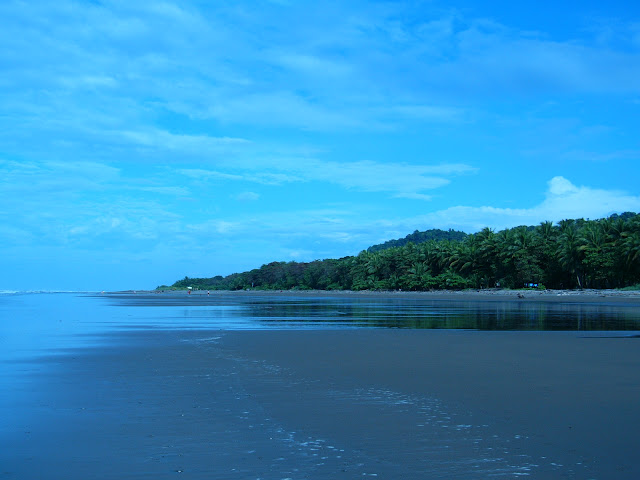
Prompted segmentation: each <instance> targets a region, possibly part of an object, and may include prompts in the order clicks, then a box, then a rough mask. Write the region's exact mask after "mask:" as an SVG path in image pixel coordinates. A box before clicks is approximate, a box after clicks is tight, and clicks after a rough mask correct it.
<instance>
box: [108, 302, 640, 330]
mask: <svg viewBox="0 0 640 480" xmlns="http://www.w3.org/2000/svg"><path fill="white" fill-rule="evenodd" d="M109 300H110V301H111V302H114V303H115V304H117V305H120V306H124V307H133V306H137V307H145V306H147V307H151V306H152V307H155V310H156V313H157V314H158V315H155V318H156V320H159V317H163V318H165V319H168V318H171V319H173V320H178V319H179V318H181V319H182V320H183V322H185V323H186V325H188V326H201V327H205V326H208V327H214V328H223V329H224V328H228V329H240V328H364V327H374V328H409V329H472V330H566V331H576V330H583V331H636V330H640V309H638V308H637V305H632V304H606V303H605V304H601V303H592V304H581V303H558V302H519V301H473V300H468V301H454V300H430V299H427V298H422V299H418V298H406V297H405V298H390V297H384V296H380V297H376V296H374V295H370V296H363V297H357V296H349V295H337V296H331V295H327V296H317V295H309V296H305V295H299V296H298V295H282V296H280V295H274V294H270V295H259V294H256V295H234V294H217V295H214V296H204V295H200V296H198V295H194V296H185V295H119V296H111V297H109ZM159 309H161V310H164V312H163V313H162V314H161V313H160V310H159ZM185 323H183V324H182V325H184V324H185Z"/></svg>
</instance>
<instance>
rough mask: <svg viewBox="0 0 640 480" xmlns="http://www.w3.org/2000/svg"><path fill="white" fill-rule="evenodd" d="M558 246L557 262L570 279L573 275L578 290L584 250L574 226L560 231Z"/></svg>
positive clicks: (580, 281)
mask: <svg viewBox="0 0 640 480" xmlns="http://www.w3.org/2000/svg"><path fill="white" fill-rule="evenodd" d="M561 231H562V234H561V235H560V239H559V245H558V251H557V254H558V260H559V261H560V264H561V265H562V266H563V267H564V268H565V269H566V271H567V273H569V274H570V275H571V276H572V277H573V275H575V278H576V281H577V283H578V288H582V275H583V274H582V258H583V257H584V249H583V248H582V246H583V243H582V239H581V238H580V237H579V235H578V232H577V229H576V227H575V226H573V225H571V226H569V227H566V228H564V229H562V227H561Z"/></svg>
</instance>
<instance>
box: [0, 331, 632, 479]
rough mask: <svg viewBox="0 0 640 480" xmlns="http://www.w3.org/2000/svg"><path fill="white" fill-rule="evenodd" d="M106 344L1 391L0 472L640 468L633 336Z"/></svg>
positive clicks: (353, 336)
mask: <svg viewBox="0 0 640 480" xmlns="http://www.w3.org/2000/svg"><path fill="white" fill-rule="evenodd" d="M108 340H109V342H108V343H106V344H105V346H103V347H100V348H91V349H89V348H86V349H77V350H74V351H73V352H71V353H70V354H67V355H62V356H55V357H47V358H42V359H38V360H37V362H40V363H41V364H42V365H44V366H45V367H46V368H44V369H43V370H42V373H41V374H40V378H38V382H37V383H35V384H33V383H29V384H24V385H22V384H17V385H16V386H15V388H16V389H18V390H19V389H20V388H23V389H25V390H26V389H28V390H29V391H28V392H25V393H28V395H25V398H27V400H22V401H23V402H25V403H24V404H22V405H19V406H18V405H14V411H15V412H18V417H19V414H20V413H22V414H23V415H24V418H20V417H19V418H18V419H17V420H15V419H14V420H15V422H14V423H16V424H17V425H19V427H18V428H16V431H15V432H13V434H12V435H10V436H4V435H3V437H2V444H1V445H0V450H1V451H2V452H3V453H2V454H1V457H0V458H1V460H2V461H1V463H0V465H1V469H0V474H1V475H2V478H11V479H21V480H26V479H34V480H35V479H41V480H46V479H58V478H65V479H69V480H72V479H86V478H97V479H112V478H113V479H115V478H118V479H121V478H153V479H163V478H193V479H201V478H215V479H227V478H238V479H249V478H250V479H258V478H261V479H285V478H291V479H298V478H309V479H318V478H320V479H323V478H326V479H330V478H345V479H353V478H390V479H391V478H409V479H413V478H415V479H424V478H460V479H484V478H489V477H493V476H496V477H497V478H516V477H518V478H520V476H523V475H524V476H526V477H527V478H536V479H537V478H540V479H547V478H548V479H554V478H576V479H581V478H585V479H587V478H597V479H612V478H616V479H636V478H640V466H639V463H638V462H637V447H638V445H639V444H640V434H639V433H638V426H639V425H640V409H638V407H637V405H638V399H639V398H640V382H639V381H638V379H639V372H640V348H638V346H639V344H638V342H640V339H638V338H633V337H630V336H625V335H624V334H615V335H606V334H599V333H598V332H590V333H589V334H585V333H584V332H477V331H438V330H397V329H369V330H365V329H359V330H333V331H331V330H315V331H314V330H311V331H235V332H232V331H179V330H178V331H149V330H141V331H138V332H126V333H119V334H110V338H109V339H108ZM26 412H28V413H29V414H28V415H27V414H26Z"/></svg>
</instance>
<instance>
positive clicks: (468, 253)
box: [157, 212, 640, 291]
mask: <svg viewBox="0 0 640 480" xmlns="http://www.w3.org/2000/svg"><path fill="white" fill-rule="evenodd" d="M639 283H640V215H639V214H636V213H631V212H625V213H623V214H621V215H617V214H614V215H612V216H610V217H608V218H603V219H599V220H584V219H576V220H571V219H569V220H561V221H560V222H558V223H557V224H555V225H554V224H553V223H552V222H542V223H541V224H540V225H537V226H520V227H515V228H510V229H505V230H501V231H499V232H495V231H494V230H492V229H490V228H485V229H483V230H481V231H480V232H478V233H475V234H465V233H464V232H458V231H454V230H449V231H444V230H438V229H434V230H427V231H425V232H419V231H417V230H416V231H415V232H414V233H412V234H410V235H407V236H406V237H405V238H404V239H398V240H390V241H388V242H385V243H383V244H380V245H374V246H372V247H370V248H368V249H367V250H364V251H362V252H360V253H359V254H358V255H356V256H349V257H344V258H340V259H326V260H315V261H313V262H272V263H269V264H266V265H263V266H262V267H260V268H257V269H254V270H250V271H248V272H242V273H234V274H231V275H228V276H226V277H222V276H215V277H211V278H189V277H185V278H184V279H182V280H179V281H177V282H175V283H174V284H173V285H171V286H166V285H162V286H159V287H158V288H157V289H158V290H169V289H175V290H178V289H187V288H189V287H191V288H193V289H200V290H245V289H260V290H408V291H425V290H445V289H446V290H461V289H466V288H494V287H501V288H512V289H513V288H523V287H528V286H531V285H536V286H537V288H553V289H574V288H595V289H603V288H624V287H630V286H633V285H637V284H639Z"/></svg>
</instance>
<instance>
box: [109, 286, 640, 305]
mask: <svg viewBox="0 0 640 480" xmlns="http://www.w3.org/2000/svg"><path fill="white" fill-rule="evenodd" d="M106 294H108V295H162V296H171V295H174V296H187V295H192V296H198V297H201V296H210V297H214V298H215V297H216V296H229V295H230V296H238V297H251V296H282V297H300V296H309V297H329V298H381V299H392V298H399V299H411V300H426V301H462V302H465V301H473V302H484V301H492V302H523V303H527V302H552V303H571V304H580V303H615V304H630V305H635V304H637V305H640V290H619V289H607V290H594V289H584V290H507V289H483V290H434V291H426V292H409V291H391V290H380V291H374V290H361V291H354V290H257V289H256V290H209V291H207V290H192V291H191V293H190V294H189V293H188V291H187V290H124V291H115V292H108V293H106Z"/></svg>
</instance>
